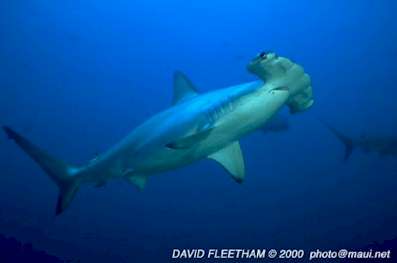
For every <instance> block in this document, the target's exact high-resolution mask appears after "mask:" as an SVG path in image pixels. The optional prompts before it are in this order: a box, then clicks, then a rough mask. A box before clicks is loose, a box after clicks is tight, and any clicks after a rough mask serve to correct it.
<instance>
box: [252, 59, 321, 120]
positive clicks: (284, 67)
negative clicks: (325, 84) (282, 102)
mask: <svg viewBox="0 0 397 263" xmlns="http://www.w3.org/2000/svg"><path fill="white" fill-rule="evenodd" d="M247 69H248V71H249V72H251V73H253V74H255V75H257V76H258V77H259V78H260V79H262V80H263V81H265V83H266V85H267V86H268V87H269V88H271V89H285V90H288V91H289V93H290V95H289V98H288V101H287V103H286V104H287V105H288V107H289V109H290V112H291V113H296V112H300V111H304V110H306V109H308V108H309V107H311V106H312V104H313V94H312V87H311V80H310V76H309V75H308V74H306V73H305V71H304V70H303V68H302V67H301V66H300V65H298V64H296V63H293V62H292V61H291V60H289V59H287V58H285V57H279V56H277V54H275V53H273V52H261V53H259V54H258V55H257V56H256V57H255V58H253V59H252V60H251V61H250V62H249V64H248V65H247Z"/></svg>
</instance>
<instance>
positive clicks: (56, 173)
mask: <svg viewBox="0 0 397 263" xmlns="http://www.w3.org/2000/svg"><path fill="white" fill-rule="evenodd" d="M3 129H4V131H5V133H6V134H7V136H8V138H10V139H12V140H14V141H15V143H16V144H17V145H18V146H19V147H21V149H22V150H23V151H24V152H25V153H26V154H28V155H29V156H30V157H31V158H32V159H33V160H34V161H35V162H36V163H37V164H38V165H39V166H40V167H41V168H42V169H43V170H44V171H45V172H46V173H47V175H48V176H49V177H50V178H51V179H52V181H53V182H54V183H55V184H56V185H57V186H58V188H59V196H58V201H57V205H56V209H55V214H56V215H59V214H61V213H62V212H63V211H64V210H65V209H66V208H67V207H68V206H69V204H70V203H71V201H72V200H73V197H74V196H75V194H76V193H77V191H78V189H79V186H80V178H81V177H80V176H78V172H79V169H78V168H76V167H72V166H69V165H67V164H66V163H64V162H63V161H61V160H58V159H55V158H54V157H52V156H51V155H49V154H48V153H46V152H45V151H43V150H42V149H40V148H39V147H37V146H36V145H34V144H33V143H31V142H30V141H28V140H27V139H26V138H24V137H22V136H21V135H19V134H18V133H16V132H15V131H13V130H12V129H10V128H9V127H3Z"/></svg>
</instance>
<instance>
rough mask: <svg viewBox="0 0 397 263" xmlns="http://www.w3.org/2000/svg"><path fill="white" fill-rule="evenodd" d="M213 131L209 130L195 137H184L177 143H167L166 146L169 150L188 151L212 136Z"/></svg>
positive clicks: (196, 134)
mask: <svg viewBox="0 0 397 263" xmlns="http://www.w3.org/2000/svg"><path fill="white" fill-rule="evenodd" d="M211 131H212V129H207V130H204V131H201V132H198V133H195V134H193V135H190V136H187V137H183V138H181V139H178V140H176V141H173V142H170V143H167V144H166V146H167V147H168V148H171V149H174V150H178V149H188V148H191V147H193V146H194V145H195V144H197V143H198V142H200V141H202V140H204V139H205V138H207V137H208V135H210V133H211Z"/></svg>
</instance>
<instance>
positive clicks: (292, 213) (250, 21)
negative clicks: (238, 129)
mask: <svg viewBox="0 0 397 263" xmlns="http://www.w3.org/2000/svg"><path fill="white" fill-rule="evenodd" d="M396 11H397V2H396V1H392V0H390V1H387V0H384V1H287V0H282V1H260V0H247V1H225V0H222V1H217V0H215V1H210V0H205V1H191V2H190V1H182V0H170V1H160V0H157V1H156V0H149V1H143V0H141V1H127V0H119V1H94V0H88V1H44V0H37V1H19V0H15V1H2V2H0V124H7V125H10V126H11V127H13V128H15V129H16V130H17V131H19V132H21V133H22V134H24V135H26V136H27V137H28V138H30V139H31V140H32V141H34V142H35V143H37V144H39V145H41V146H42V147H43V148H45V149H47V150H49V151H50V152H51V153H53V154H54V155H55V156H58V157H61V158H63V159H65V160H67V161H68V162H70V163H73V164H82V163H84V162H86V161H87V160H89V159H91V158H93V156H95V154H96V153H97V152H101V151H104V150H106V149H107V148H108V147H110V146H111V145H113V144H114V143H116V142H117V141H119V140H120V139H121V138H123V136H125V135H126V134H128V132H129V131H131V130H132V129H133V128H134V127H135V126H137V125H139V124H140V123H141V122H143V121H144V120H145V119H147V118H148V117H149V116H151V115H153V114H155V113H157V112H158V111H160V110H162V109H165V108H166V107H168V106H169V105H170V101H171V98H172V83H171V77H172V73H173V71H174V70H175V69H180V70H183V71H185V72H186V73H187V74H188V75H189V76H190V77H191V79H192V80H193V81H194V82H195V83H196V85H197V86H198V87H199V89H200V90H201V91H203V92H205V91H209V90H213V89H217V88H222V87H225V86H228V85H233V84H238V83H242V82H246V81H250V80H254V79H255V76H252V75H250V74H249V73H248V72H247V71H246V69H245V66H246V64H247V62H248V61H249V59H251V58H252V57H253V56H254V55H255V54H256V53H257V52H259V51H261V50H263V49H270V50H274V51H276V52H277V53H278V54H280V55H282V56H286V57H289V58H291V59H293V60H294V61H296V62H298V63H299V64H301V65H303V66H304V67H305V70H306V71H307V72H308V73H309V74H310V75H311V77H312V82H313V89H314V93H315V94H314V95H315V106H314V107H313V108H312V109H310V111H308V112H305V113H303V114H300V115H297V116H294V117H293V118H292V119H291V130H290V131H288V132H286V133H280V134H266V135H265V134H262V133H260V132H257V133H254V134H251V135H250V136H248V137H245V138H243V139H242V140H241V146H242V150H243V152H244V155H245V160H246V172H247V178H246V181H245V183H244V184H243V185H238V184H236V183H235V182H234V181H233V180H231V179H230V178H229V176H228V175H227V174H226V173H225V172H224V171H223V169H222V168H221V167H219V166H218V165H217V164H215V163H214V162H211V161H208V160H204V161H200V162H198V163H195V164H193V165H191V166H189V167H186V168H182V169H179V170H177V171H171V172H168V173H164V174H161V175H160V176H158V177H154V178H150V180H149V182H148V185H147V188H146V189H145V191H144V192H138V191H136V189H135V188H133V187H132V186H131V185H129V184H127V183H125V182H122V181H114V182H111V183H109V184H108V185H106V187H104V188H101V189H95V188H91V187H82V189H81V191H80V192H79V193H78V195H77V197H76V199H75V200H74V202H73V203H72V205H71V207H70V209H68V210H67V211H66V212H65V214H63V215H62V216H60V217H57V218H55V216H54V207H55V202H56V196H57V189H56V187H55V186H54V185H53V184H52V182H51V181H50V180H49V179H48V178H47V177H46V176H45V175H44V173H43V172H42V171H41V170H40V169H39V168H38V167H37V165H36V164H35V163H33V162H32V161H31V160H30V159H29V158H28V157H27V156H26V155H25V154H23V153H22V152H21V151H20V150H19V149H18V148H17V147H16V146H15V145H14V144H13V143H12V142H9V141H8V140H6V138H5V136H3V135H1V137H0V171H1V176H0V233H2V234H4V235H7V236H12V237H15V238H17V239H18V240H21V241H22V242H31V243H33V246H34V247H36V248H38V249H41V250H46V251H48V253H50V254H52V255H57V256H59V257H62V258H67V259H80V260H82V262H124V261H125V262H167V261H169V258H170V254H171V249H172V248H174V247H176V248H178V247H179V248H189V247H190V248H194V247H204V248H210V247H212V248H228V247H232V248H233V247H237V248H239V247H243V248H244V247H246V248H256V247H259V248H272V247H275V248H304V249H313V248H327V249H330V248H344V247H365V246H366V245H368V244H371V243H372V242H375V241H376V242H383V241H384V240H390V239H392V238H395V237H397V225H396V223H395V222H396V220H397V212H396V211H397V196H396V189H397V161H396V160H397V159H396V158H393V157H386V158H382V157H379V156H378V155H377V154H364V153H360V152H355V153H354V154H353V156H352V158H351V160H349V162H348V163H343V162H342V161H341V160H342V158H343V146H342V145H341V144H340V142H338V141H337V140H336V139H335V137H333V135H332V134H330V133H329V131H328V130H327V129H325V127H324V126H323V125H321V123H319V122H318V120H317V118H318V117H320V118H322V119H325V120H327V121H328V122H330V123H332V124H333V125H334V126H335V127H337V128H339V129H341V130H343V131H344V132H345V133H347V134H349V135H354V136H360V134H371V135H379V136H389V135H395V136H396V132H397V122H396V121H397V105H396V99H397V91H396V90H397V84H396V83H397V74H396V72H397V45H396V43H397V22H396V18H395V13H396Z"/></svg>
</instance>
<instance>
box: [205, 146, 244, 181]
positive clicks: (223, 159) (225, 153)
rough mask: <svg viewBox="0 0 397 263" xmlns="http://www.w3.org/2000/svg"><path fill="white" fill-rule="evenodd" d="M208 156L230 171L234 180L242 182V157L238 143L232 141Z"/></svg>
mask: <svg viewBox="0 0 397 263" xmlns="http://www.w3.org/2000/svg"><path fill="white" fill-rule="evenodd" d="M208 158H210V159H213V160H215V161H217V162H218V163H219V164H220V165H222V166H223V167H224V168H225V169H226V171H228V172H229V173H230V175H231V176H232V177H233V179H234V180H236V182H238V183H242V182H243V181H244V177H245V168H244V158H243V153H242V152H241V148H240V143H239V142H238V141H235V142H233V143H232V144H230V145H229V146H227V147H226V148H223V149H222V150H220V151H218V152H216V153H213V154H211V155H210V156H208Z"/></svg>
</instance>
